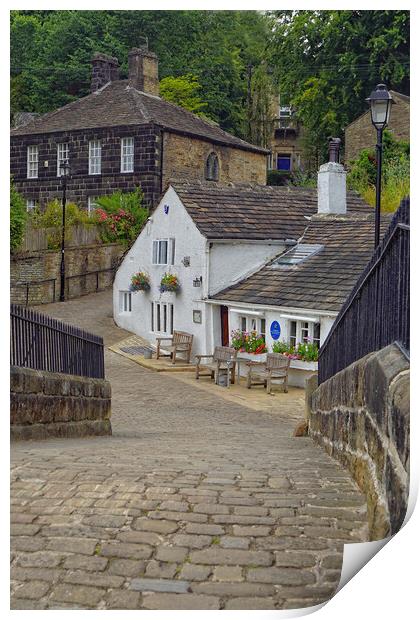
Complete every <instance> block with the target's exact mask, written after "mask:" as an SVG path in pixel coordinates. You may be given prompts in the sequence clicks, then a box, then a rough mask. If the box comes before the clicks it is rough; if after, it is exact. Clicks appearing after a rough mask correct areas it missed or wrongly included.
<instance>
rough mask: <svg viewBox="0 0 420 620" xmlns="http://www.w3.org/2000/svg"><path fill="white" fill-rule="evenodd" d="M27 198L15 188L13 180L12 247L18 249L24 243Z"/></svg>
mask: <svg viewBox="0 0 420 620" xmlns="http://www.w3.org/2000/svg"><path fill="white" fill-rule="evenodd" d="M26 217H27V212H26V205H25V200H24V198H23V196H21V194H19V192H18V191H17V189H16V188H15V186H14V184H13V181H12V182H11V183H10V249H11V250H17V249H18V248H19V247H20V244H21V243H22V239H23V235H24V232H25V224H26Z"/></svg>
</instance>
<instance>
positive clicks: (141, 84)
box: [128, 47, 159, 97]
mask: <svg viewBox="0 0 420 620" xmlns="http://www.w3.org/2000/svg"><path fill="white" fill-rule="evenodd" d="M128 81H129V84H130V86H133V88H137V90H141V91H142V92H144V93H148V94H149V95H156V96H157V97H159V75H158V57H157V56H156V54H154V53H153V52H149V50H148V49H147V47H143V48H140V47H135V48H133V49H132V50H131V52H129V54H128Z"/></svg>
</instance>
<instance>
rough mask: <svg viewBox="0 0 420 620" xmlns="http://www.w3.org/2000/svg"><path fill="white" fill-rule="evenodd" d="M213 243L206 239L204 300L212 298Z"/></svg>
mask: <svg viewBox="0 0 420 620" xmlns="http://www.w3.org/2000/svg"><path fill="white" fill-rule="evenodd" d="M211 246H212V243H211V241H208V240H207V239H206V250H205V273H204V278H203V298H204V299H208V298H209V297H210V250H211Z"/></svg>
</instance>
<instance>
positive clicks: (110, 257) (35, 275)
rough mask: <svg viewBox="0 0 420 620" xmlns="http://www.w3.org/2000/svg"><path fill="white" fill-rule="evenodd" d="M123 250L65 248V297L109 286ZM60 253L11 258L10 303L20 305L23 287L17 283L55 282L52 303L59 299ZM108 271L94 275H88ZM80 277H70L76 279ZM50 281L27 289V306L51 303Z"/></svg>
mask: <svg viewBox="0 0 420 620" xmlns="http://www.w3.org/2000/svg"><path fill="white" fill-rule="evenodd" d="M124 252H125V247H124V246H122V245H120V244H118V243H109V244H102V245H86V246H81V247H69V248H67V249H66V254H65V259H66V278H67V280H66V298H68V299H70V298H74V297H80V296H81V295H86V294H87V293H92V292H95V291H96V290H102V289H104V288H107V287H108V286H111V285H112V282H113V278H114V271H115V269H116V268H117V266H118V265H119V263H120V260H121V257H122V256H123V254H124ZM60 262H61V253H60V252H59V251H57V250H45V251H40V252H20V253H16V254H14V255H13V256H12V257H11V261H10V279H11V293H10V301H11V302H12V303H18V304H24V303H25V301H26V287H25V286H17V285H16V283H17V282H35V281H37V280H55V300H57V299H58V297H59V293H60V291H59V289H60ZM98 270H99V271H101V270H108V271H103V272H102V273H99V274H98V275H96V274H95V273H94V274H89V272H95V271H98ZM80 274H81V277H74V278H73V277H71V276H79V275H80ZM53 295H54V282H52V281H49V282H43V283H40V284H32V285H31V286H29V297H28V301H29V304H31V305H37V304H43V303H51V302H52V301H54V297H53Z"/></svg>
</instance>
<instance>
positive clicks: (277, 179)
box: [267, 170, 292, 185]
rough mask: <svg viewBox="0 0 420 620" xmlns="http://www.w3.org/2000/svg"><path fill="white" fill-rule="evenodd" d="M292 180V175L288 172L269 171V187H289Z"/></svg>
mask: <svg viewBox="0 0 420 620" xmlns="http://www.w3.org/2000/svg"><path fill="white" fill-rule="evenodd" d="M291 178H292V173H291V172H289V171H288V170H268V172H267V185H287V182H288V181H290V180H291Z"/></svg>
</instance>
